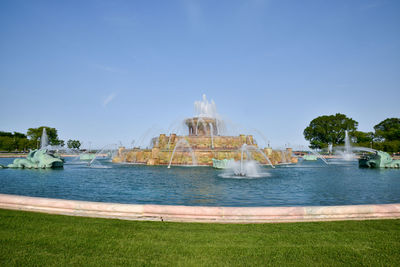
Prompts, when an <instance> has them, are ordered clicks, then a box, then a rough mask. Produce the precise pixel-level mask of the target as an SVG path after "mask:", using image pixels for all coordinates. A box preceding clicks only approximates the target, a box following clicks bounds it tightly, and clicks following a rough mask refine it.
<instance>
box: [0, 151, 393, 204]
mask: <svg viewBox="0 0 400 267" xmlns="http://www.w3.org/2000/svg"><path fill="white" fill-rule="evenodd" d="M12 160H13V159H0V164H3V165H4V164H8V163H11V162H12ZM77 163H78V162H77V161H72V160H67V162H66V164H65V165H64V168H63V169H58V170H29V169H0V193H4V194H16V195H24V196H36V197H50V198H61V199H73V200H86V201H100V202H117V203H133V204H150V203H151V204H164V205H193V206H304V205H311V206H314V205H347V204H383V203H400V170H398V169H360V168H358V165H357V162H350V163H349V162H332V164H331V165H329V166H327V165H325V164H324V163H322V162H321V161H317V162H306V161H304V162H300V163H299V164H297V165H288V166H282V167H277V168H275V169H271V168H267V167H265V168H263V172H266V173H267V174H268V175H267V176H266V177H262V178H254V179H231V178H223V177H222V175H221V174H222V173H223V171H221V170H215V169H213V168H210V167H171V168H170V169H167V168H166V166H154V167H153V166H152V167H149V166H140V165H120V164H112V163H109V162H102V163H101V164H102V165H99V166H98V167H99V168H89V167H87V166H86V165H85V164H77Z"/></svg>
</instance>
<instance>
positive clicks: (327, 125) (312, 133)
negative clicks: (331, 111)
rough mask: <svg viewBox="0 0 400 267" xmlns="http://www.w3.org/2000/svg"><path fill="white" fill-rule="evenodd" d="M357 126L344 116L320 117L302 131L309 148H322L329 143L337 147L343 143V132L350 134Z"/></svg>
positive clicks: (353, 121)
mask: <svg viewBox="0 0 400 267" xmlns="http://www.w3.org/2000/svg"><path fill="white" fill-rule="evenodd" d="M357 126H358V122H356V121H355V120H353V119H351V118H347V117H346V115H344V114H340V113H336V114H335V115H330V116H320V117H317V118H315V119H313V120H312V121H311V122H310V125H309V126H308V127H307V128H306V129H305V130H304V137H305V139H306V140H309V141H310V147H311V148H324V147H327V146H328V144H329V143H331V144H333V145H339V144H343V143H344V138H345V130H348V131H349V132H350V133H351V132H354V131H355V130H356V129H357Z"/></svg>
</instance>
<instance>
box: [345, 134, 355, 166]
mask: <svg viewBox="0 0 400 267" xmlns="http://www.w3.org/2000/svg"><path fill="white" fill-rule="evenodd" d="M344 133H345V137H344V153H343V159H344V160H353V159H354V158H355V155H354V153H353V150H352V148H351V144H350V137H349V132H348V131H347V130H345V131H344Z"/></svg>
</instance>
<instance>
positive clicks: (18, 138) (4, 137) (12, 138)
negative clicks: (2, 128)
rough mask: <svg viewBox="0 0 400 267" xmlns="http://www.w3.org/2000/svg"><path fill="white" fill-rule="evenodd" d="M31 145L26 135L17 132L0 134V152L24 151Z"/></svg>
mask: <svg viewBox="0 0 400 267" xmlns="http://www.w3.org/2000/svg"><path fill="white" fill-rule="evenodd" d="M29 148H31V143H30V142H29V140H28V139H27V137H26V135H25V134H23V133H18V132H14V133H11V132H0V151H9V152H10V151H26V150H28V149H29Z"/></svg>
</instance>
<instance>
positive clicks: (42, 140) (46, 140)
mask: <svg viewBox="0 0 400 267" xmlns="http://www.w3.org/2000/svg"><path fill="white" fill-rule="evenodd" d="M48 145H49V137H48V136H47V132H46V128H43V132H42V137H41V138H40V148H41V149H43V148H46V147H47V146H48Z"/></svg>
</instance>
